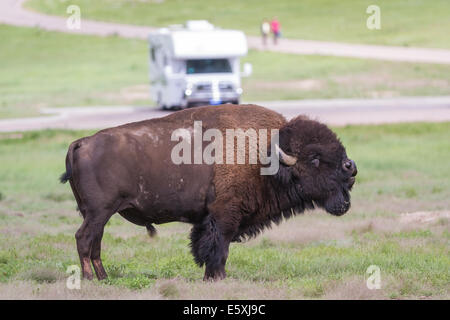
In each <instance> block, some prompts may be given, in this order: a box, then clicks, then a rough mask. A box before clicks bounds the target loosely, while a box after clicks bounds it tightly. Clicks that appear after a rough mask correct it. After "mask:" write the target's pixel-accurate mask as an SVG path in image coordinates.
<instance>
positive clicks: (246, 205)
mask: <svg viewBox="0 0 450 320" xmlns="http://www.w3.org/2000/svg"><path fill="white" fill-rule="evenodd" d="M194 121H202V123H203V129H204V130H207V129H208V128H215V129H219V130H221V132H223V133H225V131H226V129H238V128H240V129H243V130H247V129H249V128H252V129H255V130H258V129H267V130H268V132H270V130H271V129H278V130H279V137H280V145H279V149H277V155H278V158H279V161H280V168H279V170H278V172H277V173H276V174H275V175H273V176H263V175H261V174H260V168H261V165H250V164H244V165H237V164H235V165H230V164H213V165H206V164H196V165H184V164H181V165H175V164H174V163H172V162H171V160H170V155H171V149H172V148H173V146H174V144H175V143H174V142H173V141H171V140H170V137H171V133H172V132H173V131H174V130H176V129H178V128H192V125H193V122H194ZM269 141H270V140H269ZM268 149H269V150H270V148H268ZM247 150H248V149H247ZM356 172H357V171H356V165H355V163H354V162H353V161H352V160H350V159H348V158H347V155H346V152H345V148H344V147H343V146H342V144H341V143H340V141H339V140H338V139H337V137H336V135H335V134H334V133H333V132H332V131H331V130H329V129H328V128H327V127H326V126H325V125H323V124H321V123H318V122H316V121H312V120H309V119H308V118H305V117H303V116H300V117H297V118H295V119H292V120H291V121H289V122H287V121H286V119H284V118H283V117H282V116H281V115H279V114H278V113H276V112H273V111H270V110H268V109H265V108H263V107H259V106H254V105H242V106H218V107H217V106H215V107H201V108H196V109H189V110H184V111H180V112H176V113H173V114H171V115H169V116H167V117H164V118H159V119H152V120H147V121H142V122H136V123H130V124H127V125H124V126H119V127H116V128H111V129H106V130H102V131H99V132H98V133H96V134H95V135H93V136H90V137H85V138H82V139H79V140H77V141H75V142H73V143H72V144H71V145H70V147H69V151H68V153H67V157H66V172H65V173H64V174H63V175H62V176H61V178H60V179H61V182H66V181H69V182H70V186H71V188H72V191H73V194H74V196H75V199H76V201H77V204H78V207H79V209H80V212H81V214H82V216H83V218H84V221H83V223H82V225H81V227H80V229H79V230H78V231H77V233H76V240H77V250H78V254H79V257H80V262H81V266H82V272H83V276H84V277H85V278H87V279H92V278H93V272H92V269H91V262H92V265H93V266H94V270H95V272H96V274H97V277H98V279H104V278H106V277H107V275H106V272H105V269H104V268H103V265H102V261H101V256H100V251H101V240H102V236H103V230H104V226H105V224H106V223H107V221H108V220H109V218H110V217H111V216H112V215H113V214H114V213H116V212H118V213H119V214H120V215H121V216H122V217H124V218H125V219H127V220H129V221H130V222H132V223H135V224H137V225H140V226H145V227H146V228H147V231H148V232H149V234H150V235H151V236H153V235H154V234H155V233H156V230H155V228H154V227H153V224H160V223H166V222H171V221H181V222H187V223H191V224H193V228H192V231H191V236H190V238H191V251H192V254H193V256H194V259H195V262H196V263H197V264H198V265H199V266H203V265H205V266H206V267H205V276H204V279H205V280H209V279H213V280H215V279H223V278H224V277H225V264H226V260H227V257H228V248H229V244H230V242H232V241H238V242H239V241H242V240H245V239H248V238H250V237H254V236H256V235H258V234H259V233H260V232H261V231H262V230H263V229H264V228H266V227H270V226H271V224H272V223H275V224H278V223H280V222H281V221H282V220H283V218H284V219H287V218H289V217H291V216H293V215H295V214H298V213H301V212H303V211H304V210H306V209H313V208H314V206H318V207H322V208H324V209H325V210H327V211H328V212H329V213H331V214H334V215H342V214H344V213H345V212H346V211H347V210H348V209H349V207H350V195H349V191H350V190H351V188H352V186H353V184H354V182H355V175H356Z"/></svg>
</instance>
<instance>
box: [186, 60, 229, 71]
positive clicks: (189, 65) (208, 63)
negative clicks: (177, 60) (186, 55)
mask: <svg viewBox="0 0 450 320" xmlns="http://www.w3.org/2000/svg"><path fill="white" fill-rule="evenodd" d="M228 72H232V71H231V66H230V62H229V61H228V60H227V59H196V60H188V61H187V62H186V73H187V74H194V73H228Z"/></svg>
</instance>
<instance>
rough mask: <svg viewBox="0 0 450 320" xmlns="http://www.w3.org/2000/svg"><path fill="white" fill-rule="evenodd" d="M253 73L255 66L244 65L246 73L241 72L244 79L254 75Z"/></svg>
mask: <svg viewBox="0 0 450 320" xmlns="http://www.w3.org/2000/svg"><path fill="white" fill-rule="evenodd" d="M252 72H253V66H252V64H251V63H248V62H246V63H244V71H242V72H241V76H243V77H248V76H250V75H251V74H252Z"/></svg>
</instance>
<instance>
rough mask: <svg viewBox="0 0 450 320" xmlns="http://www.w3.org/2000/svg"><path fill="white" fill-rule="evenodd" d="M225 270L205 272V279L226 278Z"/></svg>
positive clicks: (210, 280) (216, 279) (211, 280)
mask: <svg viewBox="0 0 450 320" xmlns="http://www.w3.org/2000/svg"><path fill="white" fill-rule="evenodd" d="M226 276H227V275H226V273H225V271H216V272H205V276H204V277H203V281H209V282H214V281H219V280H223V279H225V278H226Z"/></svg>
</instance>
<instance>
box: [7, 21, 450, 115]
mask: <svg viewBox="0 0 450 320" xmlns="http://www.w3.org/2000/svg"><path fill="white" fill-rule="evenodd" d="M0 38H1V39H2V42H1V44H0V70H2V72H1V73H0V118H11V117H22V116H33V115H37V114H38V113H39V109H40V108H43V107H65V106H85V105H129V104H133V105H151V104H152V103H151V101H150V97H149V85H148V83H149V81H148V56H147V55H148V53H147V44H146V43H145V41H139V40H129V39H120V38H117V37H107V38H102V37H94V36H80V35H67V34H62V33H56V32H45V31H41V30H36V29H29V28H17V27H9V26H4V25H0ZM243 60H244V61H245V62H251V63H252V64H253V70H254V74H253V75H252V76H251V77H249V78H245V79H244V80H243V88H244V96H243V100H244V101H264V100H278V99H305V98H308V99H317V98H345V97H368V98H372V97H395V96H410V95H411V96H420V95H449V94H450V66H441V65H431V64H409V63H394V62H383V61H375V60H362V59H350V58H337V57H320V56H299V55H289V54H278V53H270V52H257V51H250V53H249V55H248V56H247V57H245V59H243Z"/></svg>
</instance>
